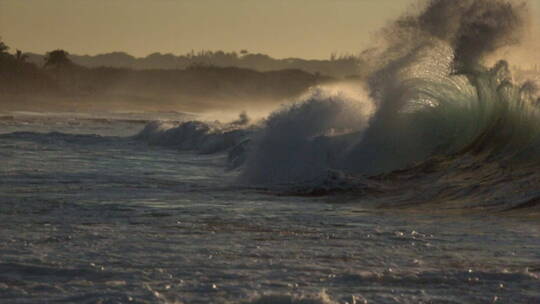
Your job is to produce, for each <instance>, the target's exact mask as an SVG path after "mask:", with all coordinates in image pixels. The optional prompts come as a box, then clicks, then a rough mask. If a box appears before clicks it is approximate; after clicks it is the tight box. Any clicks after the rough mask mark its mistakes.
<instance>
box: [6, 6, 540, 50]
mask: <svg viewBox="0 0 540 304" xmlns="http://www.w3.org/2000/svg"><path fill="white" fill-rule="evenodd" d="M412 3H416V1H415V0H0V36H1V37H2V39H3V40H4V41H5V42H6V43H7V44H8V45H9V46H11V47H12V48H13V49H15V48H17V49H21V50H23V51H27V52H37V53H44V52H46V51H50V50H53V49H58V48H62V49H65V50H67V51H69V52H70V53H74V54H98V53H105V52H111V51H126V52H128V53H131V54H133V55H135V56H146V55H148V54H150V53H153V52H162V53H174V54H183V53H186V52H188V51H190V50H192V49H193V50H195V51H197V50H202V49H206V50H219V49H221V50H225V51H239V50H241V49H247V50H249V51H250V52H261V53H266V54H269V55H272V56H274V57H280V58H283V57H304V58H328V57H329V56H330V54H331V53H332V52H337V53H338V54H339V53H358V52H360V51H361V50H362V49H364V48H365V47H367V46H369V41H370V39H371V37H372V36H373V35H374V33H375V31H376V30H377V29H379V28H380V27H381V26H383V25H385V24H386V23H387V22H389V21H390V20H391V19H393V18H395V17H396V16H398V15H400V14H401V13H402V12H403V11H404V10H405V8H410V6H411V4H412ZM531 3H532V4H533V5H534V6H537V7H540V0H531ZM538 11H540V10H538ZM535 16H536V17H538V18H537V19H540V13H538V12H536V13H535Z"/></svg>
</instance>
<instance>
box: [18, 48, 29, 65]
mask: <svg viewBox="0 0 540 304" xmlns="http://www.w3.org/2000/svg"><path fill="white" fill-rule="evenodd" d="M15 59H17V61H18V62H26V59H28V55H26V54H23V52H21V50H17V53H16V54H15Z"/></svg>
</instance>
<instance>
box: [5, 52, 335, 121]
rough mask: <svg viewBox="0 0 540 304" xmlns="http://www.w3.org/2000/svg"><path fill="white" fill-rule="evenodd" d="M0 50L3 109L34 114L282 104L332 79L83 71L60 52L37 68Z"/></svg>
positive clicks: (202, 67) (226, 70)
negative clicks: (54, 109)
mask: <svg viewBox="0 0 540 304" xmlns="http://www.w3.org/2000/svg"><path fill="white" fill-rule="evenodd" d="M0 50H1V51H0V103H1V104H3V108H4V109H5V108H6V107H7V105H10V108H14V107H15V106H16V107H21V106H23V105H27V106H25V108H29V107H35V108H38V109H39V108H40V107H41V106H43V105H45V100H47V102H49V103H52V104H59V103H60V102H59V101H63V102H62V103H61V104H62V106H66V107H70V108H74V107H75V108H80V107H84V108H90V107H94V106H96V107H97V106H98V105H99V106H100V107H101V108H103V107H105V106H113V105H118V106H119V107H120V105H122V107H123V108H129V107H130V106H131V107H132V108H141V107H142V108H145V109H146V108H148V107H153V108H157V109H159V108H160V107H165V106H166V105H167V106H169V109H170V108H178V109H180V110H189V111H200V110H205V109H211V108H214V109H223V108H231V107H235V106H237V105H242V106H244V105H251V106H254V105H258V104H264V103H274V104H276V103H282V102H283V101H285V100H287V99H291V98H294V97H296V96H298V95H299V94H302V93H303V92H304V91H305V90H306V89H308V88H309V87H311V86H313V85H316V84H319V83H321V82H326V81H331V80H332V78H330V77H326V76H321V75H320V74H315V73H308V72H306V71H302V70H300V69H285V70H278V71H266V72H260V71H256V70H253V69H246V68H240V67H230V66H229V67H220V66H213V65H209V64H207V63H198V64H194V63H191V64H189V65H187V66H186V67H185V68H182V69H145V70H138V69H131V68H118V67H87V66H84V65H83V64H81V63H80V61H79V62H78V61H76V60H74V57H73V56H70V55H69V54H68V52H66V51H64V50H54V51H51V52H49V53H47V55H46V56H44V57H41V60H40V61H39V62H40V63H39V64H37V63H36V60H35V57H32V55H28V54H24V53H23V52H22V51H17V52H16V53H14V54H11V53H9V47H8V46H7V45H6V44H4V43H2V42H0ZM220 54H221V53H220ZM115 56H117V57H118V59H117V60H118V62H122V60H123V59H122V58H124V59H125V58H127V57H126V56H125V55H122V53H118V54H117V55H115ZM156 56H157V55H156ZM201 56H202V55H201ZM201 56H198V55H193V58H195V57H197V58H199V59H200V58H202V57H204V56H207V57H209V58H210V57H216V56H218V57H219V56H222V57H223V58H222V59H221V60H222V62H225V60H226V58H228V56H229V57H230V58H231V60H232V61H231V62H233V61H234V60H235V59H234V58H238V57H235V56H232V55H230V54H226V53H222V54H221V55H216V54H212V55H210V54H206V55H204V56H202V57H201ZM246 56H248V55H246ZM246 56H244V57H246ZM158 57H160V58H161V56H158ZM107 58H109V59H111V57H107ZM149 58H152V56H149ZM216 58H217V57H216ZM245 60H247V59H245ZM115 61H116V59H114V60H112V61H111V63H112V62H115ZM111 65H112V64H111ZM231 110H232V109H231Z"/></svg>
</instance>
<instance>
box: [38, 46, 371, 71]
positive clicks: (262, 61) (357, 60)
mask: <svg viewBox="0 0 540 304" xmlns="http://www.w3.org/2000/svg"><path fill="white" fill-rule="evenodd" d="M29 55H30V58H29V60H30V61H32V62H34V63H40V62H43V57H44V56H42V55H38V54H29ZM69 58H70V59H71V60H72V61H73V62H74V63H75V64H78V65H81V66H85V67H89V68H93V67H114V68H129V69H135V70H147V69H161V70H163V69H172V70H174V69H186V68H189V67H191V66H216V67H238V68H246V69H252V70H257V71H261V72H267V71H277V70H289V69H298V70H303V71H306V72H309V73H312V74H321V75H327V76H331V77H346V76H350V75H362V73H364V71H365V69H364V65H365V62H364V61H363V60H362V59H361V57H360V56H353V55H341V56H338V55H337V54H332V55H331V56H330V59H329V60H306V59H300V58H286V59H275V58H272V57H270V56H268V55H264V54H252V53H249V52H248V51H247V50H241V51H240V52H239V53H236V52H223V51H215V52H214V51H200V52H194V51H192V52H190V53H188V54H185V55H180V56H175V55H172V54H161V53H154V54H151V55H148V56H146V57H144V58H135V57H133V56H131V55H129V54H127V53H123V52H114V53H108V54H101V55H96V56H78V55H70V56H69Z"/></svg>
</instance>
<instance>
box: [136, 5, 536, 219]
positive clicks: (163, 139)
mask: <svg viewBox="0 0 540 304" xmlns="http://www.w3.org/2000/svg"><path fill="white" fill-rule="evenodd" d="M526 25H527V6H526V5H524V4H516V3H515V2H512V1H505V0H463V1H454V0H432V1H428V2H427V3H426V6H425V7H424V9H423V10H422V11H421V12H420V13H417V14H407V15H404V16H403V17H401V18H400V19H398V20H397V21H396V22H395V23H393V24H391V25H390V26H388V27H387V28H385V29H384V30H383V31H382V34H383V35H382V36H383V37H384V39H383V41H382V42H381V43H380V46H379V47H378V48H377V49H375V51H372V52H370V55H369V56H372V57H373V58H370V61H371V62H373V66H372V71H371V72H370V73H369V75H370V76H369V77H367V79H366V80H365V81H364V82H363V83H358V84H357V85H347V86H345V85H335V86H332V87H320V88H314V89H313V90H312V91H310V92H309V93H308V94H307V95H306V96H304V97H303V98H302V99H301V100H300V101H299V102H297V103H294V104H293V105H289V106H286V107H284V108H282V109H281V110H278V111H276V112H274V113H272V114H270V115H269V116H268V117H267V118H266V119H265V120H263V121H262V122H258V123H256V124H250V123H249V122H246V121H245V122H243V123H241V124H209V123H203V122H196V121H193V122H187V123H181V124H178V125H175V126H170V125H168V126H167V125H164V124H163V123H152V124H149V125H148V126H147V127H146V128H145V130H143V131H142V132H141V133H140V134H139V135H138V136H137V138H139V139H143V140H146V141H148V142H150V143H154V144H160V145H167V146H172V147H175V148H178V149H188V150H196V151H199V152H201V153H215V152H227V153H229V162H230V164H229V167H230V168H239V171H240V177H239V181H240V182H241V183H243V184H247V185H257V186H261V185H264V186H265V187H269V188H272V187H278V188H279V187H281V188H279V189H287V190H286V191H287V192H289V193H291V191H292V193H297V194H308V195H313V194H317V195H325V194H329V193H334V192H340V191H346V192H351V191H357V192H358V191H359V192H361V193H363V194H364V195H370V197H371V198H372V201H377V197H380V196H384V197H386V199H385V200H384V201H386V202H388V201H389V200H388V199H387V198H388V195H393V194H395V195H396V196H399V199H395V200H393V204H394V205H402V206H403V205H415V206H418V205H419V204H421V203H440V202H441V201H444V202H445V204H446V205H447V206H454V207H456V208H463V207H464V206H466V207H471V206H473V207H479V208H480V209H482V208H484V207H486V206H495V207H493V208H494V209H498V210H516V209H520V208H524V207H526V208H528V207H535V206H538V205H540V204H539V203H538V202H540V189H537V188H536V187H535V186H534V185H535V184H538V180H539V177H538V174H537V173H536V172H535V169H534V168H538V166H539V164H540V157H539V152H540V151H539V149H540V108H539V106H540V99H539V98H538V94H537V85H536V84H535V83H533V82H531V81H526V82H523V83H516V82H515V81H514V80H513V78H512V73H511V71H510V67H509V64H508V63H507V62H506V61H504V60H500V61H498V62H496V63H495V64H494V65H493V66H491V67H486V66H485V63H484V62H485V58H486V57H487V56H489V55H493V54H494V53H495V52H496V51H497V50H498V49H500V48H502V47H507V46H512V45H515V44H517V43H519V41H520V39H521V37H522V33H523V31H524V28H525V26H526ZM509 188H510V189H513V192H508V189H509ZM291 189H292V190H291ZM516 189H520V190H519V191H517V190H516ZM380 193H384V195H382V194H380ZM511 193H513V194H511ZM449 208H450V207H449Z"/></svg>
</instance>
